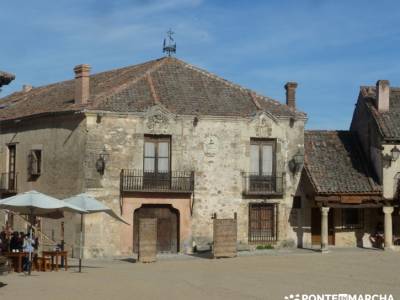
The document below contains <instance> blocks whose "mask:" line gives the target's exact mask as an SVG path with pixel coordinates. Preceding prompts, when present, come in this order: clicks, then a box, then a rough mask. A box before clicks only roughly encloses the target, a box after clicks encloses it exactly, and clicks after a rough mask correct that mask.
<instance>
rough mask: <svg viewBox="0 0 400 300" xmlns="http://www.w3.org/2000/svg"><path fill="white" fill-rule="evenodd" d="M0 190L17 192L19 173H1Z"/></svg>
mask: <svg viewBox="0 0 400 300" xmlns="http://www.w3.org/2000/svg"><path fill="white" fill-rule="evenodd" d="M0 191H1V192H3V193H16V192H17V173H12V172H11V173H1V174H0Z"/></svg>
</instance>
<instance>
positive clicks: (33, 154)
mask: <svg viewBox="0 0 400 300" xmlns="http://www.w3.org/2000/svg"><path fill="white" fill-rule="evenodd" d="M41 173H42V150H31V151H30V152H29V155H28V174H29V175H30V176H31V177H35V176H39V175H40V174H41Z"/></svg>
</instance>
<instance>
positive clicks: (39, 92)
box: [0, 58, 306, 120]
mask: <svg viewBox="0 0 400 300" xmlns="http://www.w3.org/2000/svg"><path fill="white" fill-rule="evenodd" d="M156 103H160V104H162V105H163V106H164V107H165V108H166V109H168V110H170V111H171V112H172V113H175V114H182V115H215V116H251V115H254V114H255V113H256V112H257V111H259V110H265V111H267V112H269V113H271V114H272V115H274V116H277V117H295V118H298V117H300V118H305V117H306V115H305V114H304V113H302V112H299V111H293V110H291V109H289V107H288V106H286V105H284V104H282V103H280V102H278V101H275V100H272V99H270V98H268V97H264V96H260V95H257V94H255V93H254V92H253V91H251V90H249V89H245V88H243V87H241V86H239V85H236V84H233V83H231V82H229V81H227V80H224V79H222V78H220V77H218V76H216V75H214V74H211V73H209V72H207V71H204V70H201V69H199V68H196V67H194V66H192V65H190V64H187V63H185V62H183V61H181V60H179V59H176V58H161V59H157V60H153V61H149V62H146V63H143V64H139V65H135V66H130V67H126V68H121V69H117V70H112V71H107V72H103V73H98V74H94V75H91V76H90V98H89V103H88V104H87V105H86V106H84V107H83V106H78V105H76V104H74V81H73V80H69V81H64V82H59V83H55V84H52V85H47V86H43V87H38V88H33V89H32V90H31V91H29V92H26V93H24V92H17V93H14V94H11V95H9V96H8V97H5V98H3V99H1V100H0V108H1V109H0V120H7V119H15V118H21V117H27V116H32V115H37V114H43V113H53V112H62V111H79V110H82V109H86V110H104V111H114V112H142V111H145V110H147V109H148V108H149V107H151V106H153V105H154V104H156Z"/></svg>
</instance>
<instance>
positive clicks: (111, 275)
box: [0, 249, 400, 300]
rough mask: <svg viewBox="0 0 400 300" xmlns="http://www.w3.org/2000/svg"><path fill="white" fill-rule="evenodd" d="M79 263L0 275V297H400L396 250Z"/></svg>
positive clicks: (399, 263)
mask: <svg viewBox="0 0 400 300" xmlns="http://www.w3.org/2000/svg"><path fill="white" fill-rule="evenodd" d="M133 261H134V260H133V259H132V258H130V259H129V258H126V259H122V260H121V259H115V260H86V261H85V262H84V263H85V268H84V269H83V271H84V272H83V273H81V274H79V273H76V270H77V269H76V263H75V262H74V261H72V264H73V267H72V268H70V270H69V271H67V272H65V271H59V272H47V273H37V272H34V273H33V275H32V276H30V277H29V276H26V275H21V274H15V273H13V274H10V275H7V276H2V277H0V299H12V300H14V299H30V300H33V299H41V300H47V299H48V300H61V299H68V300H70V299H73V300H78V299H99V300H101V299H107V300H109V299H111V300H117V299H118V300H119V299H271V300H279V299H284V297H285V296H288V295H290V294H303V293H304V294H316V293H319V294H321V293H330V294H332V293H351V294H366V293H371V294H372V293H373V294H392V295H393V297H394V299H399V300H400V253H399V252H383V251H378V250H362V249H333V250H332V251H331V252H330V253H327V254H321V253H318V252H314V251H310V250H308V251H306V250H281V251H277V250H272V251H271V250H265V251H260V252H258V251H257V252H255V253H254V252H252V253H246V252H243V253H240V255H239V257H237V258H232V259H208V258H207V256H206V255H203V256H201V257H196V256H185V255H175V256H174V255H168V256H162V257H160V259H159V260H158V261H157V262H156V263H152V264H141V263H132V262H133Z"/></svg>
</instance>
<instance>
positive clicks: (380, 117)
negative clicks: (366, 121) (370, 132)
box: [359, 86, 400, 140]
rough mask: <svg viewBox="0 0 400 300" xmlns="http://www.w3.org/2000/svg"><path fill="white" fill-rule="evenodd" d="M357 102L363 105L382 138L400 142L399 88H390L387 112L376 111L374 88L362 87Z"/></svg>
mask: <svg viewBox="0 0 400 300" xmlns="http://www.w3.org/2000/svg"><path fill="white" fill-rule="evenodd" d="M359 101H362V102H363V103H365V105H366V106H367V108H368V110H369V112H370V113H371V115H372V117H373V119H374V120H375V122H376V124H377V125H378V127H379V130H380V132H381V133H382V135H383V137H384V138H386V139H395V140H400V88H390V97H389V111H387V112H379V111H378V110H377V108H376V106H375V104H374V103H375V101H376V87H374V86H362V87H361V88H360V98H359Z"/></svg>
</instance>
